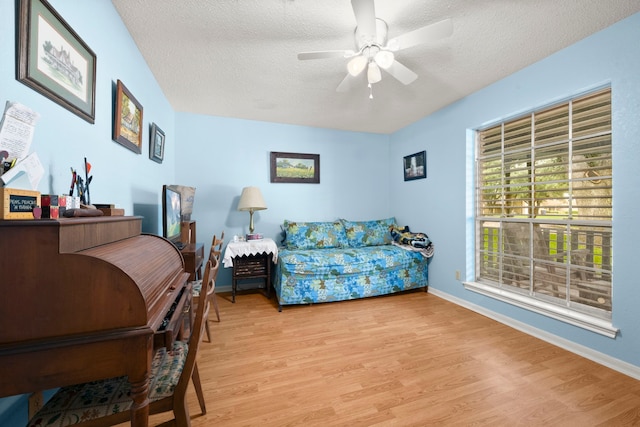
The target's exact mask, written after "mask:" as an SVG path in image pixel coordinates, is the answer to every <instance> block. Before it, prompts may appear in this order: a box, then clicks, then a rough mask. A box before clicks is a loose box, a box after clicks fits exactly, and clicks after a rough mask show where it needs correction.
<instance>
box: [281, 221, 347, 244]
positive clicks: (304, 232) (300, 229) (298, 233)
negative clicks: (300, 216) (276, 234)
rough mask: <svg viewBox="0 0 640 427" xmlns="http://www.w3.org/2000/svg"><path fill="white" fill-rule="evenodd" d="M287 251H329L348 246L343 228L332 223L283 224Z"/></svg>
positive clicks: (335, 222)
mask: <svg viewBox="0 0 640 427" xmlns="http://www.w3.org/2000/svg"><path fill="white" fill-rule="evenodd" d="M284 232H285V236H286V237H285V241H284V245H285V247H286V248H287V249H329V248H344V247H346V246H348V244H347V236H346V235H345V232H344V226H343V225H342V222H340V221H333V222H293V221H286V220H285V222H284Z"/></svg>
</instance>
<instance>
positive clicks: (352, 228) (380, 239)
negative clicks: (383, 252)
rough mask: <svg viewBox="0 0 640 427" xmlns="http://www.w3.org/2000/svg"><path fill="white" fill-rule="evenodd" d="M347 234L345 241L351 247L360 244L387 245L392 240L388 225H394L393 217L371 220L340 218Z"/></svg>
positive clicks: (358, 246)
mask: <svg viewBox="0 0 640 427" xmlns="http://www.w3.org/2000/svg"><path fill="white" fill-rule="evenodd" d="M342 223H343V224H344V229H345V232H346V234H347V242H348V243H349V246H351V247H352V248H360V247H362V246H380V245H389V244H391V242H392V241H393V239H392V238H391V233H390V232H389V227H390V226H392V225H395V223H396V219H395V218H394V217H391V218H387V219H378V220H373V221H348V220H346V219H343V220H342Z"/></svg>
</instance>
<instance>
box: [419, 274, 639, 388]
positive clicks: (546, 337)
mask: <svg viewBox="0 0 640 427" xmlns="http://www.w3.org/2000/svg"><path fill="white" fill-rule="evenodd" d="M465 285H466V283H465ZM429 293H430V294H432V295H435V296H437V297H439V298H442V299H445V300H447V301H450V302H452V303H454V304H457V305H459V306H461V307H464V308H467V309H469V310H471V311H474V312H476V313H479V314H482V315H483V316H486V317H488V318H490V319H493V320H495V321H497V322H500V323H502V324H505V325H507V326H510V327H512V328H514V329H516V330H518V331H521V332H524V333H525V334H528V335H531V336H533V337H536V338H539V339H541V340H543V341H546V342H548V343H550V344H553V345H556V346H558V347H560V348H563V349H565V350H567V351H570V352H572V353H575V354H577V355H579V356H582V357H585V358H587V359H589V360H592V361H594V362H596V363H599V364H600V365H604V366H606V367H608V368H611V369H613V370H615V371H618V372H620V373H622V374H625V375H628V376H630V377H632V378H635V379H637V380H640V366H636V365H632V364H630V363H628V362H624V361H622V360H620V359H616V358H615V357H612V356H609V355H607V354H604V353H600V352H598V351H595V350H593V349H591V348H589V347H585V346H583V345H580V344H577V343H575V342H573V341H569V340H567V339H564V338H561V337H559V336H557V335H553V334H551V333H549V332H546V331H543V330H541V329H538V328H535V327H533V326H531V325H528V324H526V323H523V322H520V321H517V320H515V319H513V318H511V317H508V316H504V315H502V314H498V313H496V312H494V311H491V310H488V309H487V308H485V307H482V306H479V305H476V304H473V303H470V302H469V301H466V300H463V299H461V298H458V297H455V296H453V295H451V294H448V293H446V292H442V291H440V290H438V289H434V288H433V287H431V286H430V287H429Z"/></svg>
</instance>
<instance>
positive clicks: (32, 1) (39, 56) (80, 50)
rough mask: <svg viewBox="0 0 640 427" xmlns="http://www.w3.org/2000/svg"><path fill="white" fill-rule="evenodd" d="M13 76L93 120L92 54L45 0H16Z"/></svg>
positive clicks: (93, 76) (94, 62) (94, 87)
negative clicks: (15, 53) (16, 22)
mask: <svg viewBox="0 0 640 427" xmlns="http://www.w3.org/2000/svg"><path fill="white" fill-rule="evenodd" d="M16 50H17V51H18V52H17V59H18V60H17V61H16V78H17V80H18V81H20V82H22V83H24V84H25V85H27V86H29V87H30V88H32V89H33V90H35V91H36V92H39V93H40V94H42V95H44V96H46V97H47V98H49V99H51V100H52V101H54V102H56V103H58V104H60V105H62V106H63V107H64V108H66V109H67V110H69V111H71V112H72V113H74V114H77V115H78V116H80V117H82V118H83V119H84V120H86V121H88V122H89V123H94V122H95V117H96V114H95V110H96V55H95V53H93V51H92V50H91V49H89V46H87V45H86V43H85V42H84V41H82V39H81V38H80V36H78V34H76V32H75V31H73V28H71V27H70V26H69V24H68V23H67V22H66V21H65V20H64V19H62V17H61V16H60V15H59V14H58V12H56V11H55V9H54V8H53V7H52V6H51V5H50V4H49V3H48V2H47V1H46V0H19V11H18V35H17V46H16Z"/></svg>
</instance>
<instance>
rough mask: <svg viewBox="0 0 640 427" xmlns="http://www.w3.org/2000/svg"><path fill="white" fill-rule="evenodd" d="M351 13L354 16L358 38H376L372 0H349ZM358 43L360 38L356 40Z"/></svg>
mask: <svg viewBox="0 0 640 427" xmlns="http://www.w3.org/2000/svg"><path fill="white" fill-rule="evenodd" d="M351 7H352V8H353V14H354V15H355V17H356V24H357V25H358V33H359V34H360V38H362V39H366V40H367V41H368V40H369V39H371V40H375V39H376V7H375V5H374V3H373V0H351ZM358 45H360V40H358Z"/></svg>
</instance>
